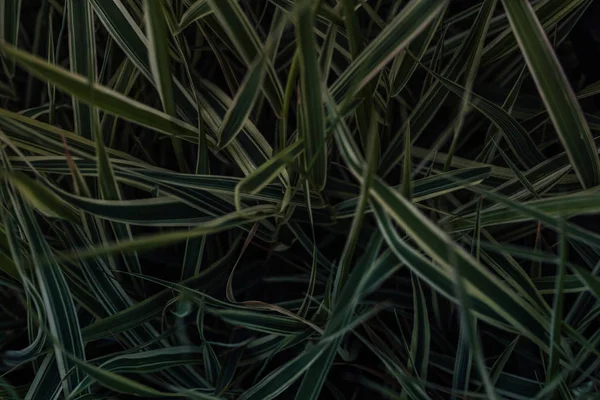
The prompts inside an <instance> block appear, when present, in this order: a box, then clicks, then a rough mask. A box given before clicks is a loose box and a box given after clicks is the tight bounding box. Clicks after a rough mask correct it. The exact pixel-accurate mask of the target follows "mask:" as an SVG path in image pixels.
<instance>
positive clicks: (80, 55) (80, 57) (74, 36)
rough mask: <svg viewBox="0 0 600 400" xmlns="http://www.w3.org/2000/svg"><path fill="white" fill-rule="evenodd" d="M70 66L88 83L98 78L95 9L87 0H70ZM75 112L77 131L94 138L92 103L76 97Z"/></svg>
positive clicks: (68, 3)
mask: <svg viewBox="0 0 600 400" xmlns="http://www.w3.org/2000/svg"><path fill="white" fill-rule="evenodd" d="M66 5H67V10H68V12H69V61H70V63H69V66H70V68H71V71H72V72H73V73H75V74H78V75H81V76H84V77H86V78H87V79H88V80H89V85H92V84H93V82H95V81H96V68H95V57H96V48H95V41H96V39H95V36H94V23H93V21H94V20H93V16H92V9H91V7H90V5H89V3H88V2H82V1H77V0H69V1H68V2H67V3H66ZM72 102H73V110H74V112H75V132H76V133H78V134H79V135H82V136H83V137H85V138H87V139H91V138H92V136H93V134H92V129H93V125H94V119H93V118H94V116H93V115H92V113H93V112H94V111H93V110H92V108H91V107H90V106H89V104H86V103H83V102H81V101H80V99H78V98H76V97H73V98H72Z"/></svg>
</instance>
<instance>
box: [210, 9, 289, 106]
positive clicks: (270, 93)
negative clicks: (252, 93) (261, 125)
mask: <svg viewBox="0 0 600 400" xmlns="http://www.w3.org/2000/svg"><path fill="white" fill-rule="evenodd" d="M209 4H210V8H211V9H212V10H213V12H214V13H215V15H216V16H217V17H218V18H219V20H220V21H221V22H222V27H223V28H224V29H225V31H226V32H227V35H228V36H229V39H230V40H231V41H232V43H233V45H234V46H235V48H236V50H237V51H238V52H239V54H240V56H241V58H242V59H243V60H244V62H245V63H246V64H251V63H252V61H254V60H255V59H257V58H258V57H259V54H260V53H261V47H262V46H261V44H260V40H259V38H258V36H257V35H256V31H255V30H254V28H253V27H252V24H251V23H250V21H249V20H248V18H247V17H246V15H245V14H244V12H243V11H242V9H241V7H240V5H239V4H238V3H237V2H231V1H217V0H209ZM263 92H264V94H265V96H266V98H267V100H268V101H269V103H270V104H271V107H273V111H274V112H275V113H276V114H277V115H279V114H280V113H281V108H282V104H283V90H282V88H281V86H280V84H279V80H278V79H277V74H276V72H275V70H274V68H273V67H272V66H271V65H270V64H267V77H266V79H265V82H264V85H263Z"/></svg>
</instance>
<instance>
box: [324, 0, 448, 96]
mask: <svg viewBox="0 0 600 400" xmlns="http://www.w3.org/2000/svg"><path fill="white" fill-rule="evenodd" d="M446 3H447V2H446V1H440V0H412V1H411V2H409V3H408V4H407V5H406V6H405V7H403V8H402V11H401V12H400V13H399V14H398V15H397V16H396V17H394V19H393V20H392V21H391V22H390V23H389V24H388V25H387V26H386V27H385V29H384V30H383V31H382V32H381V33H380V34H379V35H378V36H377V37H376V38H375V39H374V40H373V41H371V42H370V43H369V45H368V46H367V47H366V48H365V49H364V50H363V51H362V52H361V53H360V55H358V57H357V58H356V59H354V60H353V61H352V63H351V64H350V65H349V66H348V68H346V69H345V70H344V72H343V73H342V74H341V75H340V76H339V77H338V79H337V80H336V81H335V83H334V84H333V85H332V86H331V95H332V96H333V98H334V100H335V101H336V102H337V103H340V102H341V101H342V100H346V99H350V98H352V97H353V96H354V94H355V93H356V92H358V91H359V90H360V89H361V88H363V87H364V86H365V85H366V84H367V83H368V82H369V81H370V80H371V79H373V77H374V76H375V75H376V74H377V73H378V72H379V71H380V70H381V69H382V68H383V67H384V66H385V65H386V64H387V63H388V62H389V61H390V60H391V59H392V58H394V56H396V55H397V54H398V53H399V52H400V51H402V49H404V48H405V47H406V46H407V45H408V44H409V43H410V42H411V40H412V39H414V38H415V37H416V36H417V35H418V34H419V33H421V32H422V31H423V30H424V29H425V28H427V26H428V25H429V24H430V23H431V22H432V21H433V20H434V18H435V17H436V16H437V15H438V13H440V12H441V11H442V10H443V9H444V8H445V5H446Z"/></svg>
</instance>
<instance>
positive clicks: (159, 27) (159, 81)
mask: <svg viewBox="0 0 600 400" xmlns="http://www.w3.org/2000/svg"><path fill="white" fill-rule="evenodd" d="M144 11H145V16H146V31H147V33H148V50H149V51H148V56H149V59H150V71H151V72H152V77H153V78H154V85H155V86H156V88H157V89H158V94H159V96H160V101H161V104H162V107H163V110H164V111H165V113H166V114H168V115H170V116H171V117H176V105H175V96H174V93H173V80H172V78H171V55H170V53H169V37H170V36H171V34H170V32H169V30H168V27H167V21H166V14H167V10H166V5H165V3H164V1H163V0H145V1H144ZM171 140H172V143H173V149H174V150H175V157H176V158H177V163H178V165H179V168H180V169H181V170H182V171H187V170H188V167H187V163H186V162H185V158H184V153H183V147H182V143H181V141H179V140H178V139H177V138H172V139H171Z"/></svg>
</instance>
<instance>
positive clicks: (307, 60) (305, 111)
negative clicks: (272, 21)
mask: <svg viewBox="0 0 600 400" xmlns="http://www.w3.org/2000/svg"><path fill="white" fill-rule="evenodd" d="M296 13H297V15H296V18H297V22H296V37H297V38H298V50H299V53H298V54H299V62H300V100H299V101H300V103H301V106H302V114H301V115H302V116H301V117H300V118H303V119H304V120H303V121H302V124H301V126H302V131H301V133H302V137H303V139H304V160H305V161H304V162H305V164H304V167H305V168H306V171H307V173H308V176H309V177H310V179H311V182H312V184H313V185H314V186H315V189H316V190H322V189H323V187H324V186H325V181H326V178H327V146H326V141H325V116H324V109H323V100H322V96H321V92H322V91H323V86H322V85H323V84H322V80H321V73H320V70H319V62H318V60H317V44H316V40H315V34H314V32H313V26H314V19H315V18H314V13H313V9H312V2H311V1H310V0H303V1H302V2H300V3H299V4H298V6H297V8H296Z"/></svg>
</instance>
